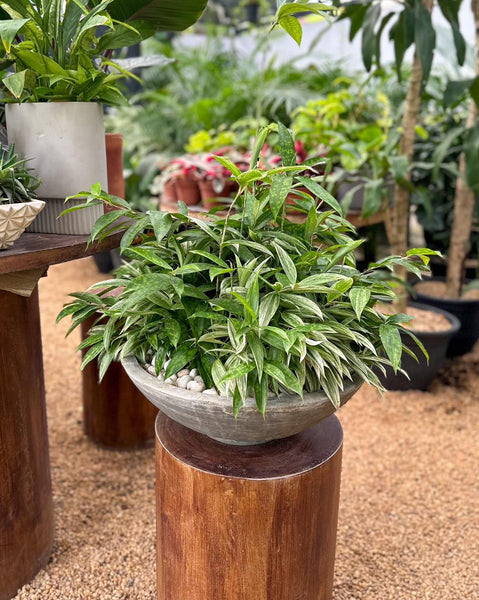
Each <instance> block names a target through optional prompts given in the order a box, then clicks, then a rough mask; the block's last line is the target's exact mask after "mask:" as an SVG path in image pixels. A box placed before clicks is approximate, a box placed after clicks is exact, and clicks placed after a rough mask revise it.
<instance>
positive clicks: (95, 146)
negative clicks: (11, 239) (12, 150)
mask: <svg viewBox="0 0 479 600" xmlns="http://www.w3.org/2000/svg"><path fill="white" fill-rule="evenodd" d="M206 2H207V0H188V2H183V3H181V6H180V5H179V6H176V7H175V6H172V3H171V2H170V1H168V0H149V1H145V0H143V1H141V0H140V1H139V2H138V1H136V0H135V1H133V0H127V1H123V0H122V1H120V0H102V1H99V0H93V1H91V2H86V1H85V0H80V1H78V0H66V1H65V0H52V1H51V2H33V1H31V0H26V1H25V2H19V1H17V0H6V1H5V2H2V3H1V7H2V9H3V11H6V12H4V14H5V18H4V19H3V20H0V38H1V41H2V47H3V51H4V56H3V57H2V58H3V59H4V60H3V62H4V64H6V65H7V66H8V65H9V66H10V67H11V71H12V72H9V73H8V74H7V75H6V76H4V77H3V80H2V83H3V86H4V92H5V93H4V98H3V100H4V102H6V103H7V106H6V120H7V130H8V136H9V141H10V142H14V143H15V144H16V147H17V151H18V152H19V154H20V156H31V157H33V161H32V166H33V167H34V168H35V169H37V170H38V171H39V172H41V173H42V185H41V187H40V189H39V195H40V197H42V198H45V199H48V200H49V207H48V209H49V211H50V212H51V215H50V216H51V219H50V221H51V222H49V223H45V224H42V226H44V227H46V228H47V229H46V230H48V231H51V232H59V233H90V231H91V225H92V224H93V222H94V221H95V220H96V218H98V216H100V215H101V213H102V208H101V207H95V208H92V207H90V208H89V209H88V211H84V212H83V213H82V215H81V218H82V220H83V224H81V225H80V229H78V228H77V226H76V224H75V223H72V222H70V220H69V217H67V218H66V219H64V220H63V221H59V222H57V221H56V217H57V215H58V214H59V213H60V212H61V210H62V209H63V208H64V207H63V201H64V199H65V197H66V196H69V195H71V194H73V193H75V192H76V191H77V190H79V189H85V188H89V187H90V186H91V185H93V183H95V182H96V181H100V183H101V185H102V186H103V188H104V189H106V188H107V171H106V157H105V139H104V134H105V132H104V125H103V112H102V104H113V105H115V104H124V103H127V100H126V98H125V97H124V96H123V94H122V93H121V91H120V90H119V89H118V87H117V83H118V80H119V79H121V78H124V77H125V76H129V75H131V74H130V73H129V72H128V71H126V70H125V69H124V68H123V67H122V66H119V64H118V63H117V62H116V63H115V62H113V61H112V60H111V55H112V52H113V50H115V49H118V48H122V47H124V46H129V45H132V44H135V43H138V42H139V41H141V40H142V39H144V38H146V37H148V36H150V35H152V34H153V33H154V32H155V31H158V30H160V29H168V30H180V29H185V28H186V27H188V26H189V25H191V24H192V23H193V22H194V21H196V20H197V19H198V17H199V16H200V15H201V12H202V10H203V9H204V7H205V5H206ZM3 11H2V12H3ZM44 231H45V229H44Z"/></svg>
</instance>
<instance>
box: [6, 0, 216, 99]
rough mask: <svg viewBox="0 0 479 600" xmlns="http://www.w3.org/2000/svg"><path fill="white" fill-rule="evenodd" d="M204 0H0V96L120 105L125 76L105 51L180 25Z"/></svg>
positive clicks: (188, 21) (196, 13)
mask: <svg viewBox="0 0 479 600" xmlns="http://www.w3.org/2000/svg"><path fill="white" fill-rule="evenodd" d="M206 3H207V0H187V1H186V2H181V4H178V5H177V6H176V7H175V5H174V4H175V3H174V2H173V1H172V0H140V1H137V0H88V1H87V0H4V1H3V2H1V3H0V18H1V20H0V40H1V47H2V49H3V56H2V57H1V58H2V66H3V68H4V69H5V68H7V67H10V68H13V72H8V73H7V74H6V75H5V76H4V77H3V80H2V83H3V86H4V88H5V98H4V101H6V102H8V101H11V102H41V101H59V100H63V101H65V100H69V101H83V102H89V101H99V102H102V103H105V104H112V105H119V104H125V103H126V98H125V96H124V95H123V94H122V92H121V91H120V90H119V88H118V85H117V84H118V80H119V79H122V78H124V77H129V76H132V74H131V73H130V72H129V71H127V70H126V69H124V68H123V67H122V66H120V65H119V63H118V62H115V61H112V60H111V57H112V53H113V51H114V50H118V49H120V48H123V47H125V46H130V45H133V44H137V43H138V42H140V41H141V40H142V39H145V38H146V37H149V36H151V35H153V33H155V31H158V30H161V29H167V30H170V31H172V30H181V29H185V28H186V27H188V26H189V25H191V24H192V23H193V22H194V21H196V19H198V18H199V16H200V15H201V13H202V11H203V9H204V8H205V6H206Z"/></svg>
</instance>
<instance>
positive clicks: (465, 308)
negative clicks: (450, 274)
mask: <svg viewBox="0 0 479 600" xmlns="http://www.w3.org/2000/svg"><path fill="white" fill-rule="evenodd" d="M434 280H437V281H444V277H434V278H433V281H434ZM414 295H415V298H416V299H417V300H418V301H419V302H421V304H427V305H428V306H433V307H435V308H439V309H442V310H445V311H447V312H448V313H450V314H452V315H454V316H455V317H457V319H459V321H460V325H461V326H460V328H459V331H458V332H457V333H455V334H454V336H453V338H452V340H451V343H450V344H449V348H448V350H447V356H462V355H463V354H466V353H467V352H470V351H471V350H472V347H473V346H474V344H475V343H476V342H477V340H478V339H479V300H462V299H458V300H453V299H450V298H436V297H435V296H429V295H427V294H422V293H421V292H420V291H419V290H418V289H416V287H415V286H414Z"/></svg>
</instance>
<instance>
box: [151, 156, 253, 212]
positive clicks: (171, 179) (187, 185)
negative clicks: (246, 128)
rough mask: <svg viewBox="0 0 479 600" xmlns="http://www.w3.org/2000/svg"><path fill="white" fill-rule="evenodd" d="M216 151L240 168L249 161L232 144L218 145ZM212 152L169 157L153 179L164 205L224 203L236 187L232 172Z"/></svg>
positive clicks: (208, 207)
mask: <svg viewBox="0 0 479 600" xmlns="http://www.w3.org/2000/svg"><path fill="white" fill-rule="evenodd" d="M217 155H220V156H225V157H228V159H229V160H231V161H232V162H233V164H235V165H236V166H237V167H238V168H239V169H240V170H245V169H246V168H247V165H248V159H249V157H248V155H247V154H246V153H243V152H240V151H238V150H236V149H234V148H232V147H223V148H219V149H218V152H217ZM214 156H215V155H213V154H211V153H198V154H186V155H183V156H180V157H178V158H175V159H174V160H172V161H171V162H170V163H169V164H168V165H167V166H166V167H165V168H164V169H163V171H162V173H161V174H160V175H159V176H158V178H157V179H156V181H155V188H157V189H159V191H160V203H161V202H162V203H163V206H167V205H168V204H173V205H175V203H177V202H178V201H180V202H184V204H186V205H187V206H194V205H197V204H200V203H201V204H202V205H203V206H204V207H205V208H206V209H208V210H209V209H210V208H214V207H218V206H224V205H225V204H227V201H226V200H225V199H227V198H231V196H232V195H233V194H234V193H235V191H237V189H238V188H237V186H236V185H235V184H234V182H233V181H232V179H231V173H230V172H229V171H228V170H227V169H226V168H225V167H224V166H223V165H221V164H220V163H218V162H217V161H216V160H215V157H214Z"/></svg>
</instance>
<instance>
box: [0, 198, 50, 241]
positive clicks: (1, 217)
mask: <svg viewBox="0 0 479 600" xmlns="http://www.w3.org/2000/svg"><path fill="white" fill-rule="evenodd" d="M44 206H45V202H43V201H42V200H32V201H31V202H16V203H14V204H0V250H4V249H5V248H9V247H10V246H12V245H13V242H15V241H16V240H17V239H18V238H19V237H20V236H21V235H22V233H23V232H24V231H25V229H26V228H27V227H28V225H30V223H31V222H32V221H33V220H34V219H35V217H36V216H37V215H38V214H39V213H40V212H41V211H42V209H43V208H44Z"/></svg>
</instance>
